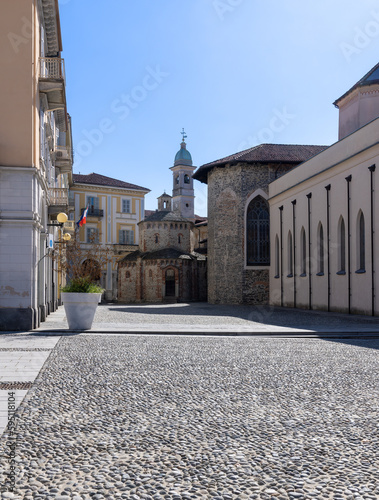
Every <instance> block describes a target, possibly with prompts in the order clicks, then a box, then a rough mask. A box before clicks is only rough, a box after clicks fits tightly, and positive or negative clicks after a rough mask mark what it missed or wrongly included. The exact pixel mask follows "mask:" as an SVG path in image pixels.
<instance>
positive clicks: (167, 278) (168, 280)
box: [163, 266, 179, 297]
mask: <svg viewBox="0 0 379 500" xmlns="http://www.w3.org/2000/svg"><path fill="white" fill-rule="evenodd" d="M163 287H164V290H163V291H164V293H163V296H164V297H177V296H178V290H179V272H178V269H177V268H176V267H173V266H168V267H166V268H165V269H163Z"/></svg>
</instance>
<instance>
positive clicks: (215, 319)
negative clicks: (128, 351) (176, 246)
mask: <svg viewBox="0 0 379 500" xmlns="http://www.w3.org/2000/svg"><path fill="white" fill-rule="evenodd" d="M67 329H68V324H67V320H66V318H65V314H64V309H63V306H62V307H60V308H59V310H58V311H57V312H55V313H53V314H51V315H50V316H48V318H47V321H46V322H44V323H42V324H41V327H40V328H39V331H52V330H67ZM92 331H100V332H105V331H109V332H117V331H127V332H165V333H167V332H178V333H179V332H190V333H197V332H201V333H207V332H214V333H223V332H237V333H238V332H240V333H259V332H261V333H264V334H267V333H290V332H294V333H298V332H376V333H379V318H378V317H375V318H373V317H371V316H358V315H347V314H337V313H326V312H321V311H308V310H300V309H291V308H280V307H268V306H227V305H212V304H207V303H205V302H198V303H190V304H133V305H119V304H117V305H116V304H102V305H101V306H100V307H98V308H97V311H96V315H95V319H94V323H93V326H92Z"/></svg>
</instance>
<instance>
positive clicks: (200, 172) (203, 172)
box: [193, 144, 328, 183]
mask: <svg viewBox="0 0 379 500" xmlns="http://www.w3.org/2000/svg"><path fill="white" fill-rule="evenodd" d="M327 147H328V146H312V145H306V144H260V145H259V146H255V147H253V148H250V149H245V150H244V151H240V152H239V153H235V154H233V155H230V156H226V157H225V158H221V159H220V160H216V161H212V162H210V163H206V164H205V165H202V166H201V167H199V168H198V169H197V171H196V172H195V173H194V175H193V178H194V179H197V180H199V181H201V182H205V183H207V175H208V172H209V171H211V170H212V169H213V168H214V167H225V165H227V164H231V165H236V164H237V163H266V164H267V163H293V164H299V163H303V162H304V161H307V160H309V159H310V158H312V156H315V155H317V154H319V153H321V151H323V150H324V149H326V148H327Z"/></svg>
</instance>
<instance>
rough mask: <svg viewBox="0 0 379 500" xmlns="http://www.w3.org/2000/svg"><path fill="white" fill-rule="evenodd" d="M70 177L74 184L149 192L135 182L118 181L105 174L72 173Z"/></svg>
mask: <svg viewBox="0 0 379 500" xmlns="http://www.w3.org/2000/svg"><path fill="white" fill-rule="evenodd" d="M72 179H73V181H74V184H93V185H95V186H106V187H114V188H121V189H132V190H133V191H146V193H149V192H150V189H147V188H144V187H141V186H137V185H136V184H130V183H129V182H124V181H120V180H118V179H113V178H112V177H106V176H105V175H100V174H96V173H95V172H92V174H86V175H81V174H73V175H72Z"/></svg>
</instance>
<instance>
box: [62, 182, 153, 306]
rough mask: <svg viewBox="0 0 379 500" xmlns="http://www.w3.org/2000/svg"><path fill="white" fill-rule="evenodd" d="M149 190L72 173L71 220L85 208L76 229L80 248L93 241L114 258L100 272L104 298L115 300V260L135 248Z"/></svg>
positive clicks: (126, 183)
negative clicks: (84, 212) (81, 223)
mask: <svg viewBox="0 0 379 500" xmlns="http://www.w3.org/2000/svg"><path fill="white" fill-rule="evenodd" d="M149 191H150V190H149V189H146V188H144V187H141V186H137V185H135V184H130V183H128V182H125V181H122V180H118V179H113V178H111V177H107V176H104V175H100V174H96V173H92V174H88V175H80V174H74V175H73V184H72V186H71V188H70V203H71V205H72V207H73V211H72V212H71V214H70V219H71V220H72V221H78V220H79V219H80V217H81V214H82V213H83V211H84V210H85V208H86V207H88V212H87V222H86V224H84V225H83V226H82V227H81V228H80V229H76V230H77V232H78V237H79V240H80V244H81V246H82V248H83V249H85V248H86V247H87V246H88V245H90V244H91V242H92V241H93V240H95V241H98V242H99V243H100V245H102V246H107V247H109V248H111V250H112V253H113V255H114V258H113V261H112V262H110V263H108V265H107V268H106V269H102V271H101V279H100V283H101V286H102V287H103V288H104V289H105V299H106V300H117V290H118V285H117V262H118V261H119V260H120V259H122V258H123V257H124V256H125V255H127V254H128V253H130V252H133V251H135V250H136V249H137V248H138V242H139V225H138V223H139V222H140V221H141V220H143V219H144V217H145V195H146V194H147V193H148V192H149Z"/></svg>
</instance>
